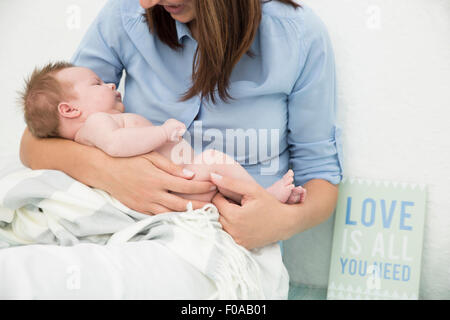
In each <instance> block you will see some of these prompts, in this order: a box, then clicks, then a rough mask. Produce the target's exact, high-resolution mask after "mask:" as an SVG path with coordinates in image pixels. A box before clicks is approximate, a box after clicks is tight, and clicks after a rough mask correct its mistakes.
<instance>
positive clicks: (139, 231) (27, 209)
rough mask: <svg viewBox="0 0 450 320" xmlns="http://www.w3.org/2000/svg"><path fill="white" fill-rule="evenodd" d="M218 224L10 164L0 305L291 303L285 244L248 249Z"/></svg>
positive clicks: (3, 206) (1, 235) (209, 211)
mask: <svg viewBox="0 0 450 320" xmlns="http://www.w3.org/2000/svg"><path fill="white" fill-rule="evenodd" d="M218 216H219V215H218V211H217V209H216V207H214V206H213V205H212V204H209V205H206V206H205V207H204V208H202V209H199V210H193V209H192V207H191V206H188V208H187V210H186V212H171V213H166V214H160V215H156V216H147V215H143V214H141V213H138V212H136V211H133V210H131V209H129V208H127V207H125V206H124V205H123V204H121V203H120V202H119V201H117V200H116V199H114V198H112V197H111V196H110V195H109V194H108V193H106V192H104V191H101V190H98V189H93V188H90V187H87V186H85V185H84V184H82V183H79V182H78V181H76V180H74V179H72V178H71V177H69V176H67V175H66V174H64V173H62V172H60V171H53V170H36V171H33V170H30V169H28V168H24V167H22V166H20V165H16V166H9V167H8V168H7V169H3V170H2V171H0V248H3V249H1V250H0V298H34V299H46V298H100V299H103V298H105V299H110V298H113V299H129V298H134V299H136V298H141V299H153V298H157V299H178V298H180V299H185V298H186V299H190V298H191V299H206V298H215V299H265V298H269V299H287V294H288V285H289V277H288V274H287V271H286V269H285V267H284V265H283V263H282V259H281V254H280V249H279V246H278V244H273V245H270V246H267V247H264V248H261V249H256V250H252V251H248V250H246V249H245V248H243V247H241V246H238V245H237V244H236V243H235V242H234V241H233V240H232V238H231V237H230V236H229V235H228V234H227V233H226V232H225V231H223V230H222V227H221V225H220V224H219V222H218ZM37 244H39V245H37ZM42 244H45V245H42ZM23 245H26V246H23Z"/></svg>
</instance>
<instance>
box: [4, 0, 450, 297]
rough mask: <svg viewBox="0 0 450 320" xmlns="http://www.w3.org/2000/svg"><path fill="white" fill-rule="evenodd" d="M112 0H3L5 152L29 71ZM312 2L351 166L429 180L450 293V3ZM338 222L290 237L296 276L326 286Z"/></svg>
mask: <svg viewBox="0 0 450 320" xmlns="http://www.w3.org/2000/svg"><path fill="white" fill-rule="evenodd" d="M105 2H106V1H105V0H72V1H69V0H33V1H30V0H0V40H1V41H0V70H1V72H2V77H1V80H0V81H1V82H0V84H1V85H0V96H1V97H2V100H3V101H2V103H3V105H2V112H3V115H2V116H1V117H0V156H1V155H5V154H7V153H14V152H17V150H18V145H19V139H20V136H21V134H22V131H23V129H24V127H25V125H24V123H23V120H22V114H21V111H20V109H19V108H18V106H17V104H16V102H15V100H16V98H17V94H16V90H19V89H21V88H22V85H23V78H24V77H25V76H27V75H28V74H29V73H30V72H31V71H32V69H33V68H34V67H35V65H42V64H44V63H46V62H48V61H49V60H55V59H69V58H70V57H71V55H72V53H73V52H74V50H75V48H76V47H77V45H78V43H79V41H80V40H81V37H82V36H83V34H84V32H85V30H86V29H87V27H88V26H89V23H90V22H91V21H92V19H93V18H94V17H95V15H96V13H97V12H98V10H99V9H100V8H101V7H102V6H103V4H104V3H105ZM305 2H306V3H308V4H309V5H310V6H311V7H313V8H314V9H315V11H316V12H317V13H318V14H319V15H320V16H321V17H322V19H323V21H324V22H325V24H326V25H327V26H328V28H329V33H330V35H331V38H332V40H333V43H334V47H335V53H336V60H337V71H338V84H339V105H340V110H339V122H340V123H341V125H342V127H343V128H344V136H343V137H344V148H345V154H344V162H345V163H344V169H345V173H346V175H348V176H353V177H362V178H374V179H383V180H400V181H405V182H414V183H425V184H427V185H428V187H429V194H428V200H429V201H428V213H427V217H426V229H425V238H424V239H425V240H424V241H425V242H424V263H423V272H422V287H421V297H422V298H428V299H432V298H442V297H444V298H447V299H450V232H449V231H450V197H449V194H450V139H449V138H450V125H449V123H450V65H449V63H450V41H449V39H450V1H449V0H427V1H423V0H395V1H394V0H308V1H305ZM78 18H79V25H77V23H78ZM331 223H332V221H331V220H330V221H328V222H327V223H325V224H323V225H321V226H320V227H318V228H315V229H313V230H310V231H307V232H305V233H303V234H300V235H298V236H296V237H294V239H293V240H291V241H289V242H288V243H287V244H286V252H287V255H286V264H287V266H288V268H289V269H290V273H291V278H292V280H293V281H295V282H299V283H304V284H309V285H314V286H326V282H327V278H328V264H327V263H329V254H330V251H329V250H330V243H331V230H332V228H331V227H332V225H331Z"/></svg>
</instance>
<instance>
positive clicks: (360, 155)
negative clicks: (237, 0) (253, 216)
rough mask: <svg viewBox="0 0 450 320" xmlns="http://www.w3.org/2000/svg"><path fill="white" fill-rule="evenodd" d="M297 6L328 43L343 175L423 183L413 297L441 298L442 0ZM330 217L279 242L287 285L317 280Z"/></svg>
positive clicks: (447, 100)
mask: <svg viewBox="0 0 450 320" xmlns="http://www.w3.org/2000/svg"><path fill="white" fill-rule="evenodd" d="M305 2H306V3H308V4H309V5H310V6H311V7H313V8H314V9H315V11H316V13H318V14H319V15H320V16H321V18H322V20H323V21H324V22H325V24H326V25H327V26H328V30H329V33H330V36H331V38H332V40H333V44H334V48H335V54H336V60H337V76H338V86H339V89H338V94H339V107H340V110H339V122H340V123H341V124H342V126H343V128H344V133H343V138H344V170H345V175H347V176H349V177H360V178H371V179H376V180H394V181H395V180H397V181H402V182H413V183H424V184H427V185H428V205H427V209H428V212H427V216H426V227H425V234H424V251H423V267H422V277H421V291H420V295H421V297H422V298H427V299H434V298H446V299H450V197H449V194H450V1H449V0H428V1H422V0H307V1H305ZM332 222H333V221H332V219H331V220H330V221H328V222H327V223H325V224H323V225H321V226H319V227H317V228H315V229H313V230H310V231H307V232H305V233H303V234H300V235H297V236H296V237H294V238H293V239H291V240H290V241H289V242H287V243H286V244H285V248H286V252H287V255H286V256H287V257H286V264H287V266H288V268H289V271H290V274H291V279H292V280H293V281H295V282H298V283H303V284H309V285H312V286H319V287H325V286H326V284H327V280H328V270H329V258H330V250H331V234H332Z"/></svg>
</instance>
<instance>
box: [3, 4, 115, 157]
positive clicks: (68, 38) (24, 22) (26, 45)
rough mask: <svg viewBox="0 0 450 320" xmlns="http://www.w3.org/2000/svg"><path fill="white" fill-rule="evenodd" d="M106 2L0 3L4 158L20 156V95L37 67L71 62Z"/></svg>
mask: <svg viewBox="0 0 450 320" xmlns="http://www.w3.org/2000/svg"><path fill="white" fill-rule="evenodd" d="M105 3H106V0H33V1H30V0H0V70H1V72H2V77H1V79H0V97H1V98H2V107H1V110H2V116H1V117H0V156H1V155H4V154H9V153H16V152H18V150H19V142H20V137H21V136H22V132H23V130H24V128H25V123H24V121H23V116H22V111H21V109H20V107H19V104H18V103H17V102H16V101H17V97H18V94H17V92H16V91H18V90H21V89H22V88H23V83H24V78H25V77H27V76H28V75H29V74H30V73H31V72H32V71H33V68H34V67H35V66H36V65H41V66H42V65H43V64H45V63H47V62H49V61H53V60H59V59H64V60H70V58H71V56H72V54H73V52H74V51H75V49H76V48H77V46H78V43H79V42H80V41H81V38H82V37H83V35H84V33H85V31H86V30H87V28H88V27H89V24H90V23H91V22H92V20H93V19H94V18H95V16H96V14H97V12H98V11H99V10H100V8H101V7H102V6H103V5H104V4H105Z"/></svg>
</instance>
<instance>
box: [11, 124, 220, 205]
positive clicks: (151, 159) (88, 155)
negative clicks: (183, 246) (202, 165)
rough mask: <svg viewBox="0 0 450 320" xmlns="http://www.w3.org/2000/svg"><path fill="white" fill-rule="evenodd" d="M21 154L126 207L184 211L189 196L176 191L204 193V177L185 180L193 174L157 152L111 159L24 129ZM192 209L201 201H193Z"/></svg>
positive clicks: (33, 166) (33, 163)
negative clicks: (39, 137)
mask: <svg viewBox="0 0 450 320" xmlns="http://www.w3.org/2000/svg"><path fill="white" fill-rule="evenodd" d="M20 158H21V161H22V162H23V164H24V165H25V166H27V167H30V168H31V169H35V170H36V169H52V170H60V171H63V172H65V173H66V174H68V175H69V176H71V177H72V178H74V179H76V180H78V181H80V182H82V183H84V184H86V185H88V186H91V187H94V188H98V189H102V190H105V191H107V192H108V193H109V194H111V196H113V197H115V198H116V199H117V200H119V201H120V202H122V203H123V204H124V205H126V206H127V207H129V208H131V209H134V210H136V211H139V212H142V213H146V214H157V213H162V212H168V211H185V210H186V205H187V204H188V202H189V201H191V200H189V201H188V200H185V199H182V198H180V197H178V196H176V195H174V194H171V193H169V192H168V191H172V192H177V193H190V194H197V193H206V192H209V191H211V188H213V187H214V186H213V185H212V184H211V183H210V182H207V181H189V180H187V179H192V177H193V173H189V172H186V173H185V171H184V170H183V168H182V167H181V166H177V165H175V164H173V163H172V162H170V161H169V160H168V159H166V158H164V157H163V156H161V155H160V154H159V153H157V152H151V153H149V154H145V155H142V156H138V157H132V158H113V157H110V156H108V155H107V154H105V153H103V152H102V151H101V150H99V149H97V148H94V147H88V146H84V145H81V144H79V143H76V142H73V141H70V140H65V139H59V138H49V139H38V138H35V137H34V136H33V135H32V134H31V133H30V132H29V130H28V129H25V131H24V134H23V136H22V141H21V145H20ZM192 204H193V205H194V207H196V208H201V207H202V206H203V205H205V203H203V202H200V201H192Z"/></svg>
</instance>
